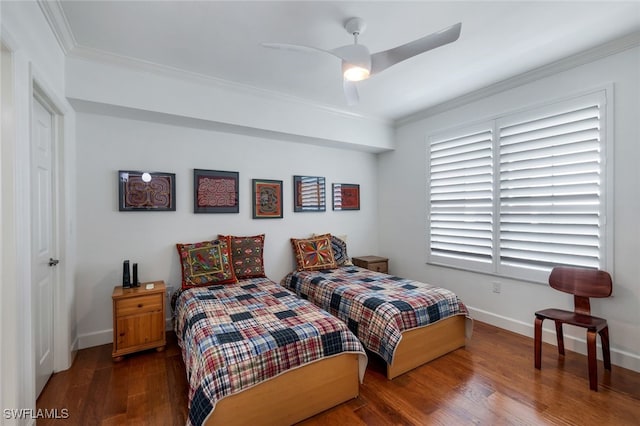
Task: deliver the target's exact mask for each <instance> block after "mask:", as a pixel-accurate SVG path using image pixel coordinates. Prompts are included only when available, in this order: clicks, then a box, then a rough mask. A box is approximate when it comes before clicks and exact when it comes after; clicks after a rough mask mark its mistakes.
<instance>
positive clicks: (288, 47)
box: [261, 43, 337, 56]
mask: <svg viewBox="0 0 640 426" xmlns="http://www.w3.org/2000/svg"><path fill="white" fill-rule="evenodd" d="M261 44H262V46H263V47H268V48H270V49H280V50H289V51H293V52H311V53H318V52H320V53H328V54H330V55H332V56H337V55H336V54H335V53H333V52H331V51H329V50H324V49H320V48H318V47H312V46H303V45H301V44H288V43H261Z"/></svg>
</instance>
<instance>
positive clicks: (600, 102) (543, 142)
mask: <svg viewBox="0 0 640 426" xmlns="http://www.w3.org/2000/svg"><path fill="white" fill-rule="evenodd" d="M606 110H607V109H606V91H605V90H602V91H599V92H596V93H592V94H589V95H585V96H580V97H578V98H574V99H571V100H568V101H564V102H558V103H555V104H552V105H547V106H545V107H542V108H537V109H530V110H527V111H524V112H520V113H517V114H509V115H505V116H503V117H500V118H498V119H496V120H490V121H487V122H485V123H481V124H478V125H475V126H468V127H465V128H460V129H456V130H453V131H449V132H447V133H443V134H440V135H437V136H432V137H430V138H429V142H428V147H427V153H428V155H427V156H428V160H427V175H428V184H427V192H428V210H427V222H428V223H427V228H428V233H427V234H428V259H427V260H428V262H429V263H435V264H441V265H445V266H452V267H459V268H464V269H470V270H473V271H478V272H489V273H492V274H497V275H500V276H507V277H514V278H521V279H527V280H533V281H540V282H546V279H547V277H548V272H549V271H550V270H551V268H552V267H553V266H555V265H572V266H582V267H590V268H601V269H604V268H605V267H606V266H610V264H609V265H607V263H606V262H605V257H606V253H607V250H606V247H605V246H606V245H607V244H606V241H607V238H609V239H610V236H607V235H605V234H606V228H605V222H606V221H605V217H606V216H605V213H606V212H607V202H606V200H607V197H605V194H604V192H605V189H606V185H605V180H606V173H605V159H606V155H605V154H606V152H605V147H606V143H605V142H606V141H605V136H606V132H605V123H606V120H605V114H606ZM609 119H611V118H610V117H609ZM607 167H611V165H610V164H609V165H608V166H607ZM609 244H611V243H609Z"/></svg>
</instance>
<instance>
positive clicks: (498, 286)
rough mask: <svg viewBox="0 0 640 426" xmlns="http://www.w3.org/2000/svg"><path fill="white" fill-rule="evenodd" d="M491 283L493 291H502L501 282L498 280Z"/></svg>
mask: <svg viewBox="0 0 640 426" xmlns="http://www.w3.org/2000/svg"><path fill="white" fill-rule="evenodd" d="M492 284H493V292H494V293H500V291H502V283H501V282H500V281H494V282H493V283H492Z"/></svg>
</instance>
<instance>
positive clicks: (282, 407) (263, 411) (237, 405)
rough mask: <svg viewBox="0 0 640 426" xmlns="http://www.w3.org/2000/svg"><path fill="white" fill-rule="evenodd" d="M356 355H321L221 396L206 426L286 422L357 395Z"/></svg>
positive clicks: (278, 423) (287, 423) (280, 423)
mask: <svg viewBox="0 0 640 426" xmlns="http://www.w3.org/2000/svg"><path fill="white" fill-rule="evenodd" d="M358 356H359V355H358V354H355V353H343V354H340V355H336V356H333V357H331V358H324V359H321V360H319V361H316V362H313V363H311V364H309V365H305V366H302V367H299V368H296V369H293V370H289V371H287V372H285V373H283V374H281V375H279V376H276V377H274V378H272V379H269V380H267V381H265V382H262V383H259V384H257V385H256V386H253V387H251V388H249V389H246V390H244V391H242V392H239V393H237V394H234V395H230V396H228V397H226V398H223V399H221V400H220V401H218V403H217V404H216V407H215V409H214V410H213V412H212V413H211V414H210V415H209V417H208V418H207V420H206V424H207V425H208V426H214V425H225V426H228V425H247V424H260V423H264V422H265V419H269V424H271V425H290V424H293V423H296V422H299V421H301V420H304V419H306V418H308V417H311V416H313V415H314V414H317V413H320V412H322V411H324V410H327V409H329V408H331V407H334V406H336V405H339V404H341V403H343V402H345V401H348V400H350V399H353V398H355V397H357V396H358V394H359V374H358V371H359V370H358V369H359V361H358Z"/></svg>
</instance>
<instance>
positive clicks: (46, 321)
mask: <svg viewBox="0 0 640 426" xmlns="http://www.w3.org/2000/svg"><path fill="white" fill-rule="evenodd" d="M32 120H33V122H32V134H31V207H32V216H31V244H32V249H31V250H32V257H31V274H32V297H33V305H32V307H33V328H34V329H33V333H34V337H35V339H34V343H35V351H36V354H35V361H36V366H35V367H36V395H40V392H42V389H43V388H44V385H45V384H47V381H48V380H49V377H50V376H51V374H52V373H53V295H54V283H55V264H57V260H55V258H56V255H55V253H54V247H55V245H54V240H53V239H54V232H53V224H54V198H53V197H54V193H53V164H54V163H53V158H54V156H53V141H54V134H53V131H54V129H53V116H52V114H51V113H50V112H49V111H48V110H47V109H46V108H45V107H44V106H43V105H42V103H41V102H40V101H38V99H36V98H34V99H33V118H32Z"/></svg>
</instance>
